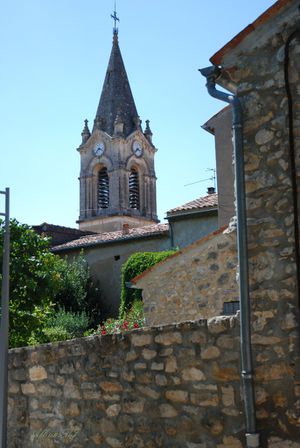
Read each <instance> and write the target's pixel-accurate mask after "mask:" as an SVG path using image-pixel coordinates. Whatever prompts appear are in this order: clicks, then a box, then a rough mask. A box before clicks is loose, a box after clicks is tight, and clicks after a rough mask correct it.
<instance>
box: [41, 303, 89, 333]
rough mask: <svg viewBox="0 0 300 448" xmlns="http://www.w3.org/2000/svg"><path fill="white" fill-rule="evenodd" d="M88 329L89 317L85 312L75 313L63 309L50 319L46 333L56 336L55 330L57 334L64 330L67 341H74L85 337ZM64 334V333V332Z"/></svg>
mask: <svg viewBox="0 0 300 448" xmlns="http://www.w3.org/2000/svg"><path fill="white" fill-rule="evenodd" d="M88 327H89V317H88V315H87V314H86V312H85V311H82V312H81V313H73V312H71V311H65V310H64V309H62V308H61V309H60V310H59V311H58V312H57V313H56V314H55V315H53V316H51V317H50V318H49V320H48V322H47V327H46V328H45V329H44V333H45V334H46V335H47V334H48V335H50V334H54V332H53V329H56V331H57V333H59V329H62V330H64V331H65V332H66V334H67V335H68V337H67V339H72V338H79V337H81V336H83V335H84V332H85V331H86V330H87V329H88ZM49 330H50V332H49ZM62 334H64V333H63V332H62Z"/></svg>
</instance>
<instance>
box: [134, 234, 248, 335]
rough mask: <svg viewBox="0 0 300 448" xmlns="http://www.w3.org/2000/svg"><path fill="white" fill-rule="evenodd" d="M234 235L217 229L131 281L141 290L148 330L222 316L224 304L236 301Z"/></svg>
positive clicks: (237, 297)
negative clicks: (154, 327) (165, 324)
mask: <svg viewBox="0 0 300 448" xmlns="http://www.w3.org/2000/svg"><path fill="white" fill-rule="evenodd" d="M236 257H237V254H236V233H235V231H234V230H233V229H232V228H230V229H228V228H227V229H226V230H225V231H224V228H223V229H220V230H218V231H216V232H213V233H211V234H210V235H208V236H206V237H204V238H202V239H201V240H199V241H196V242H195V243H193V244H191V245H190V246H188V247H186V248H184V249H183V250H181V251H179V252H177V253H176V254H175V255H173V256H171V257H169V258H167V259H166V260H164V261H162V262H161V263H159V264H157V265H155V266H153V267H152V268H150V269H149V270H148V271H146V272H144V273H142V274H141V275H139V276H138V277H136V278H135V279H133V280H132V284H133V286H134V287H136V288H139V289H142V290H143V302H144V310H145V318H146V323H147V324H148V325H149V326H152V325H160V324H163V323H168V324H170V323H176V322H183V321H186V320H197V319H200V318H205V319H207V318H210V317H213V316H218V315H221V314H223V307H224V302H234V301H238V300H239V296H238V286H237V282H236V265H237V258H236Z"/></svg>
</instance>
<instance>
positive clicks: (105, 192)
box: [98, 168, 109, 208]
mask: <svg viewBox="0 0 300 448" xmlns="http://www.w3.org/2000/svg"><path fill="white" fill-rule="evenodd" d="M108 206H109V178H108V174H107V168H102V169H101V170H100V171H99V173H98V208H107V207H108Z"/></svg>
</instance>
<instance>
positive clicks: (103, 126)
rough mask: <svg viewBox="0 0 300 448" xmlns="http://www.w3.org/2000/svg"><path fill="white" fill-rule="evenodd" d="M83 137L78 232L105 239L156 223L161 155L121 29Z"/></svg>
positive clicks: (79, 149)
mask: <svg viewBox="0 0 300 448" xmlns="http://www.w3.org/2000/svg"><path fill="white" fill-rule="evenodd" d="M112 17H113V18H114V20H115V23H116V20H118V19H117V17H116V13H115V14H114V16H112ZM81 135H82V143H81V145H80V147H79V148H78V151H79V153H80V162H81V170H80V178H79V179H80V216H79V220H78V223H79V228H80V229H81V230H90V231H94V232H99V233H100V232H111V231H114V230H121V229H122V228H123V226H124V224H126V227H129V228H133V227H141V226H146V225H149V224H154V223H157V222H158V220H157V212H156V176H155V171H154V156H155V153H156V151H157V149H156V148H155V146H154V145H153V143H152V132H151V129H150V127H149V120H146V126H145V129H144V130H143V129H142V125H141V120H140V118H139V116H138V113H137V109H136V106H135V103H134V99H133V95H132V93H131V89H130V85H129V81H128V78H127V73H126V70H125V66H124V63H123V59H122V55H121V51H120V48H119V42H118V30H117V28H116V26H115V27H114V31H113V45H112V50H111V55H110V59H109V63H108V67H107V71H106V76H105V79H104V83H103V88H102V93H101V97H100V101H99V105H98V109H97V112H96V117H95V120H94V126H93V129H92V132H90V130H89V127H88V121H87V120H85V125H84V129H83V131H82V134H81Z"/></svg>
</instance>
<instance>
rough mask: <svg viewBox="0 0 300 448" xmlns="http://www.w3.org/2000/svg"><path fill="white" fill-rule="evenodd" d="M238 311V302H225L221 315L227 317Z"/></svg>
mask: <svg viewBox="0 0 300 448" xmlns="http://www.w3.org/2000/svg"><path fill="white" fill-rule="evenodd" d="M239 309H240V302H225V303H224V308H223V314H225V315H226V316H229V315H231V314H235V313H236V312H237V311H238V310H239Z"/></svg>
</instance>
